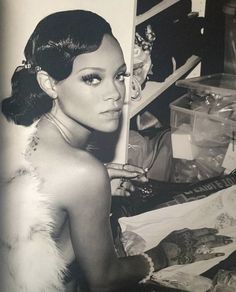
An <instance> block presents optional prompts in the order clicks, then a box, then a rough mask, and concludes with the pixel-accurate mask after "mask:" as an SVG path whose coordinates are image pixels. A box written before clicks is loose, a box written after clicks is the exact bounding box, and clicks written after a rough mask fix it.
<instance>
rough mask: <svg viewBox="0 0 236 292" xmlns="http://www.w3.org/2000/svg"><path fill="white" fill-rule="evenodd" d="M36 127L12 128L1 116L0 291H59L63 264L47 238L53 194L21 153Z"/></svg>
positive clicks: (60, 289) (51, 223) (51, 221)
mask: <svg viewBox="0 0 236 292" xmlns="http://www.w3.org/2000/svg"><path fill="white" fill-rule="evenodd" d="M35 131H36V126H35V125H32V126H30V127H23V126H16V125H14V124H13V123H9V122H7V121H6V119H5V118H4V117H3V115H2V114H0V163H1V164H0V165H1V167H0V216H1V217H0V277H1V279H0V291H1V292H56V291H57V292H58V291H64V286H63V281H62V279H63V275H64V273H65V272H66V262H65V260H64V259H63V257H62V256H61V254H60V251H59V249H58V248H57V246H56V243H55V241H54V240H53V238H52V236H51V232H52V228H53V225H54V222H53V215H52V211H53V209H52V205H53V204H51V202H52V200H53V195H51V194H44V193H41V192H40V181H39V179H38V178H37V176H36V174H35V172H34V169H33V168H32V166H31V165H30V164H29V163H28V162H27V161H26V159H25V153H26V150H27V147H28V145H29V142H30V139H31V137H32V135H33V134H34V132H35Z"/></svg>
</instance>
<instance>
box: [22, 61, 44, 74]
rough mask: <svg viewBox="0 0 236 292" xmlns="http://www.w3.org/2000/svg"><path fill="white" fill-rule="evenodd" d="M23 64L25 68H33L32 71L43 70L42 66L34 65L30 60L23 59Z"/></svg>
mask: <svg viewBox="0 0 236 292" xmlns="http://www.w3.org/2000/svg"><path fill="white" fill-rule="evenodd" d="M22 64H23V66H24V68H25V69H27V70H32V71H34V73H37V72H39V71H41V67H40V66H35V67H33V66H32V64H31V63H30V62H29V61H26V60H23V61H22Z"/></svg>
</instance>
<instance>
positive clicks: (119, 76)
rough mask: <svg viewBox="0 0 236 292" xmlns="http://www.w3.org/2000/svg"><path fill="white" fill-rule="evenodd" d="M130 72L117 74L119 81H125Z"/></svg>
mask: <svg viewBox="0 0 236 292" xmlns="http://www.w3.org/2000/svg"><path fill="white" fill-rule="evenodd" d="M129 76H130V74H128V73H121V74H118V75H117V76H116V79H117V80H118V81H119V82H124V81H125V77H129Z"/></svg>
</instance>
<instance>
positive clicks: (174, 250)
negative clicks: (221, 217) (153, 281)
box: [160, 228, 233, 266]
mask: <svg viewBox="0 0 236 292" xmlns="http://www.w3.org/2000/svg"><path fill="white" fill-rule="evenodd" d="M217 232H218V231H217V230H216V229H214V228H201V229H194V230H191V229H187V228H185V229H182V230H178V231H173V232H172V233H170V234H169V235H168V236H167V237H166V238H164V239H163V240H162V241H161V243H160V247H161V248H162V249H163V250H164V252H165V254H166V259H167V266H172V265H184V264H190V263H193V262H197V261H202V260H208V259H212V258H215V257H219V256H223V255H224V253H214V252H212V248H214V247H219V246H223V245H227V244H229V243H232V242H233V241H232V239H231V238H230V237H228V236H223V235H217Z"/></svg>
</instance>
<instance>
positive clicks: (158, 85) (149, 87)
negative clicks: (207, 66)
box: [129, 55, 201, 118]
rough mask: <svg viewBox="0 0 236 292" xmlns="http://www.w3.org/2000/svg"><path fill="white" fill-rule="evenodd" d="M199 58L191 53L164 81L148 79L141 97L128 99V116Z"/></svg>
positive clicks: (157, 94)
mask: <svg viewBox="0 0 236 292" xmlns="http://www.w3.org/2000/svg"><path fill="white" fill-rule="evenodd" d="M200 60H201V59H200V57H198V56H195V55H193V56H191V57H190V58H189V59H188V60H187V61H186V63H185V64H184V65H183V66H181V67H180V68H178V69H177V70H176V71H175V72H174V73H173V74H171V75H170V76H169V77H167V78H166V80H165V81H164V82H155V81H148V82H147V83H146V86H145V88H144V89H143V91H142V93H141V98H140V99H138V100H132V101H130V110H129V116H130V118H132V117H133V116H135V115H136V114H137V113H138V112H139V111H141V110H142V109H143V108H145V107H146V106H147V105H148V104H149V103H151V102H152V101H153V100H154V99H155V98H157V97H158V96H159V95H160V94H161V93H163V92H164V91H165V90H166V89H167V88H168V87H169V86H171V85H172V84H173V83H174V82H175V81H176V80H178V79H179V78H181V77H182V76H183V75H184V74H185V73H187V72H188V71H189V70H191V69H193V68H194V67H195V66H196V65H197V64H198V63H199V62H200Z"/></svg>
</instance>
